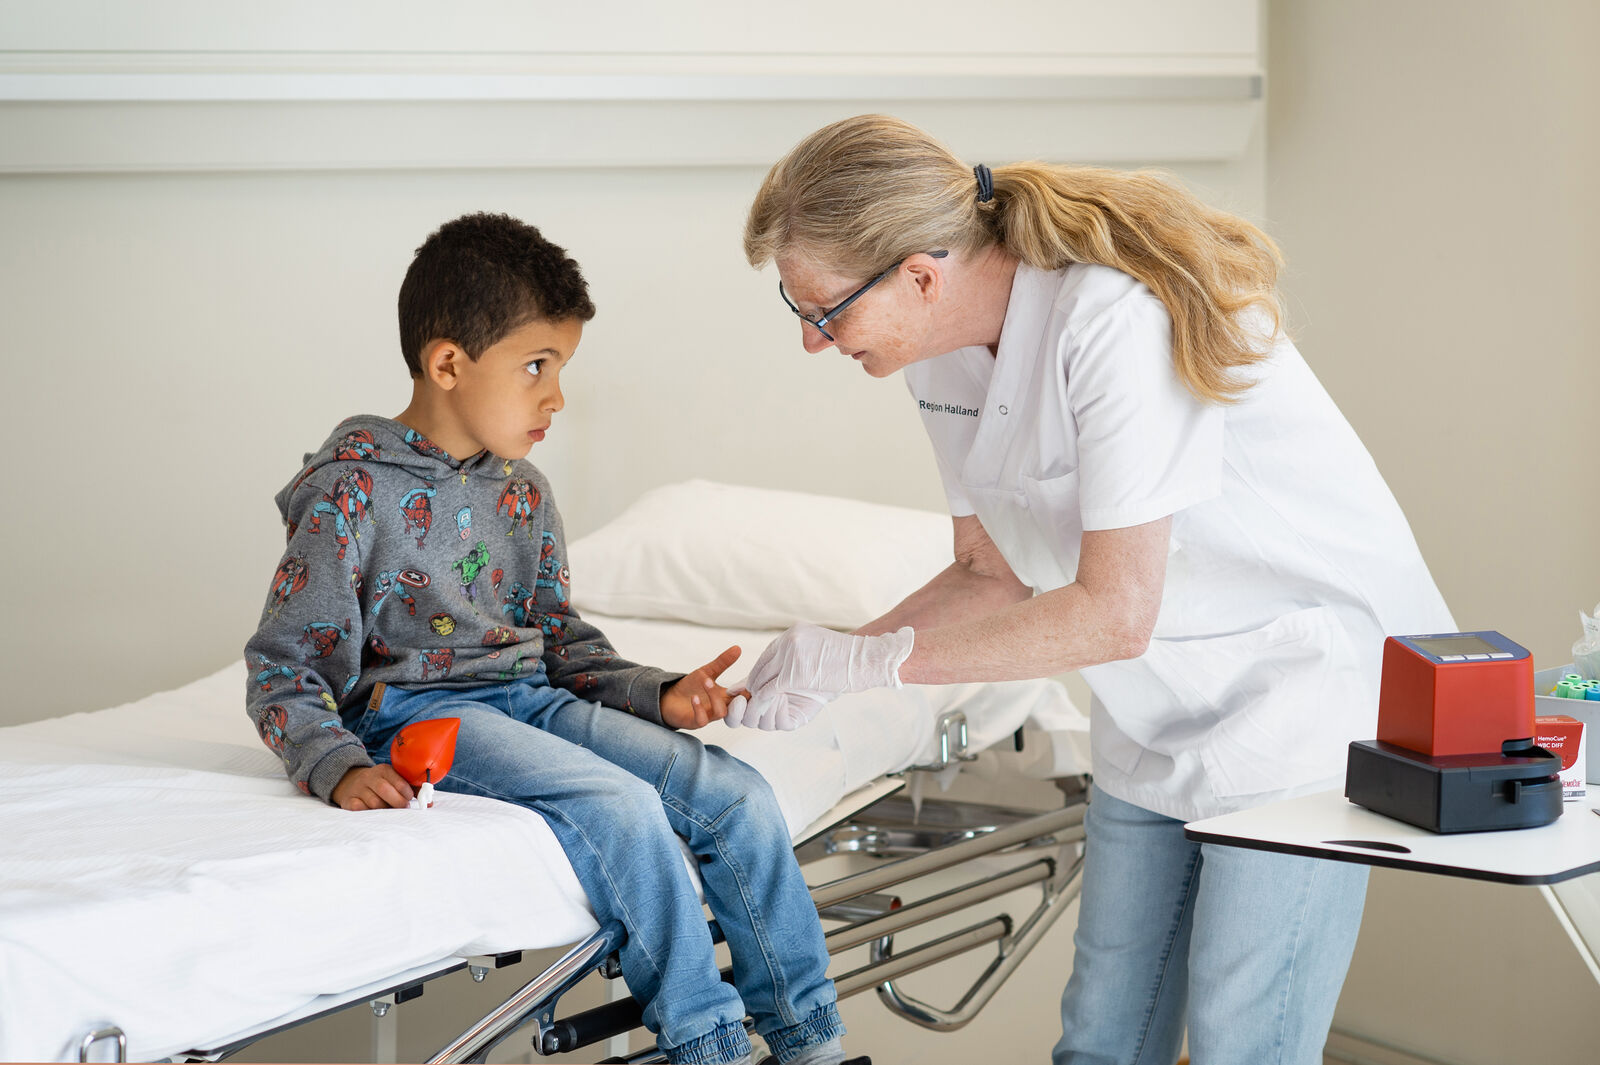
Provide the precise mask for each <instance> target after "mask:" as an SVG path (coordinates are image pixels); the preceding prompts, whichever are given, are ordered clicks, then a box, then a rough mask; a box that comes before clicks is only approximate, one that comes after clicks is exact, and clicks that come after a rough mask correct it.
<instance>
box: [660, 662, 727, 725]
mask: <svg viewBox="0 0 1600 1065" xmlns="http://www.w3.org/2000/svg"><path fill="white" fill-rule="evenodd" d="M739 653H740V652H739V648H738V647H730V648H728V649H727V650H726V651H724V652H722V653H721V654H720V655H718V656H717V657H716V658H713V659H712V660H711V661H709V662H707V663H706V664H705V665H703V666H701V667H700V668H699V669H697V670H695V671H694V672H693V673H690V674H689V675H688V676H686V677H684V678H683V679H682V680H680V681H678V682H677V683H676V684H674V685H673V686H672V687H670V688H668V689H667V690H666V691H664V692H662V693H661V720H662V723H664V724H665V725H667V726H668V727H669V728H676V729H697V728H701V727H703V726H705V725H709V724H710V723H711V722H713V721H720V720H722V719H723V718H725V717H727V716H728V689H727V688H724V687H723V686H722V685H720V684H718V683H717V678H718V677H720V676H722V674H723V673H724V672H725V671H726V670H727V668H728V667H729V666H731V665H733V664H734V663H735V662H737V661H739Z"/></svg>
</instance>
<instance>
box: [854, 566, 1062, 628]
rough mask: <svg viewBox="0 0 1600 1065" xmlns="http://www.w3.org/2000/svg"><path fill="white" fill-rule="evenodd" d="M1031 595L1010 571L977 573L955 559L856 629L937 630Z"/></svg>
mask: <svg viewBox="0 0 1600 1065" xmlns="http://www.w3.org/2000/svg"><path fill="white" fill-rule="evenodd" d="M1030 594H1031V593H1030V591H1029V589H1028V588H1027V587H1026V586H1025V585H1023V584H1022V583H1021V582H1020V581H1018V580H1016V579H1015V578H1014V577H1011V576H1010V575H1009V574H1007V575H1006V576H1004V577H994V576H989V575H986V574H982V573H977V572H975V571H974V570H973V569H972V568H971V567H970V566H968V565H966V564H964V563H962V562H954V563H952V564H950V565H949V566H947V567H946V568H945V569H943V570H941V571H940V572H939V573H938V574H937V575H935V576H934V578H933V579H932V580H930V581H929V582H928V583H927V584H924V585H923V586H922V587H921V588H918V589H917V590H916V591H915V592H912V593H911V594H910V595H908V596H906V597H905V599H903V600H901V601H900V602H899V603H898V604H897V605H896V606H895V607H894V609H892V610H890V611H889V612H888V613H887V614H884V615H883V616H882V617H880V618H876V619H874V620H872V621H869V622H867V623H866V624H865V625H863V626H861V627H860V628H859V629H857V630H855V631H856V635H858V636H876V635H878V634H880V633H885V632H893V631H894V630H896V629H898V628H901V627H903V626H905V625H910V626H911V627H912V628H914V629H916V630H918V631H919V632H920V631H922V630H923V629H936V628H939V627H941V626H945V625H953V624H959V623H960V622H962V621H967V620H970V619H972V618H976V617H982V616H984V615H986V614H992V613H994V612H995V611H997V610H1000V609H1003V608H1004V607H1008V606H1011V605H1012V604H1014V603H1019V602H1022V601H1023V600H1025V599H1027V598H1028V596H1029V595H1030Z"/></svg>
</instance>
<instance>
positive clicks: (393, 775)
mask: <svg viewBox="0 0 1600 1065" xmlns="http://www.w3.org/2000/svg"><path fill="white" fill-rule="evenodd" d="M414 794H416V793H415V792H413V791H412V790H411V785H410V784H407V783H406V778H405V777H403V776H401V775H400V774H399V772H397V771H396V770H395V768H394V766H392V765H381V764H380V765H369V766H361V767H358V768H356V769H351V770H348V771H347V772H346V773H345V775H344V776H342V777H340V778H339V783H337V784H335V785H334V786H333V804H334V805H335V806H337V807H339V808H340V809H342V810H381V809H383V808H384V807H386V806H393V807H396V808H398V809H405V806H406V804H407V803H409V802H410V801H411V797H412V795H414Z"/></svg>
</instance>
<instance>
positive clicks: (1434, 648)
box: [1411, 636, 1501, 658]
mask: <svg viewBox="0 0 1600 1065" xmlns="http://www.w3.org/2000/svg"><path fill="white" fill-rule="evenodd" d="M1411 642H1412V643H1414V644H1416V645H1417V646H1418V647H1420V648H1421V649H1422V650H1424V651H1426V652H1428V653H1429V654H1430V655H1433V656H1434V657H1436V658H1443V657H1444V656H1445V655H1489V654H1495V653H1497V652H1498V651H1500V650H1501V649H1500V648H1499V647H1496V646H1495V645H1494V644H1492V643H1490V642H1489V641H1488V640H1485V639H1484V638H1483V637H1482V636H1441V637H1439V638H1438V639H1434V640H1418V639H1412V641H1411Z"/></svg>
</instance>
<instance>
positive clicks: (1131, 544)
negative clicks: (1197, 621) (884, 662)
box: [899, 517, 1172, 684]
mask: <svg viewBox="0 0 1600 1065" xmlns="http://www.w3.org/2000/svg"><path fill="white" fill-rule="evenodd" d="M1171 530H1172V519H1171V518H1170V517H1169V518H1162V519H1159V520H1157V521H1152V522H1148V523H1146V524H1144V525H1138V526H1133V527H1131V528H1126V529H1110V530H1105V531H1101V532H1091V533H1085V534H1084V537H1083V541H1082V545H1081V547H1082V550H1081V552H1080V554H1079V560H1078V572H1077V579H1076V580H1075V581H1074V582H1073V583H1072V584H1069V585H1066V586H1065V587H1062V588H1056V589H1054V590H1052V591H1049V592H1045V593H1044V594H1042V595H1036V596H1033V597H1032V598H1029V599H1027V600H1025V601H1020V602H1018V601H1014V602H1011V603H1006V604H1002V605H1000V606H998V607H996V608H994V609H990V610H984V611H976V610H975V611H972V612H970V613H967V614H965V615H960V616H957V615H946V617H947V620H945V621H944V622H943V623H940V624H936V625H931V626H928V627H926V628H924V627H921V626H918V627H917V633H916V642H915V645H914V646H913V647H912V651H911V656H910V657H909V658H908V659H906V661H905V662H904V663H902V664H901V666H900V670H899V675H900V679H901V680H902V681H903V682H905V683H908V684H956V683H963V682H969V681H992V680H1024V679H1028V678H1033V677H1050V676H1054V675H1056V674H1057V673H1063V672H1066V671H1068V670H1073V669H1082V668H1084V667H1085V666H1095V665H1100V664H1102V663H1104V662H1117V661H1121V660H1122V659H1126V658H1137V657H1138V656H1139V655H1142V654H1143V653H1144V651H1145V648H1146V647H1148V646H1149V643H1150V634H1151V632H1152V631H1153V630H1154V628H1155V623H1156V616H1157V614H1159V613H1160V611H1161V592H1162V586H1163V584H1164V583H1165V580H1166V570H1167V550H1168V543H1169V541H1170V538H1171ZM1019 583H1020V582H1019Z"/></svg>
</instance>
